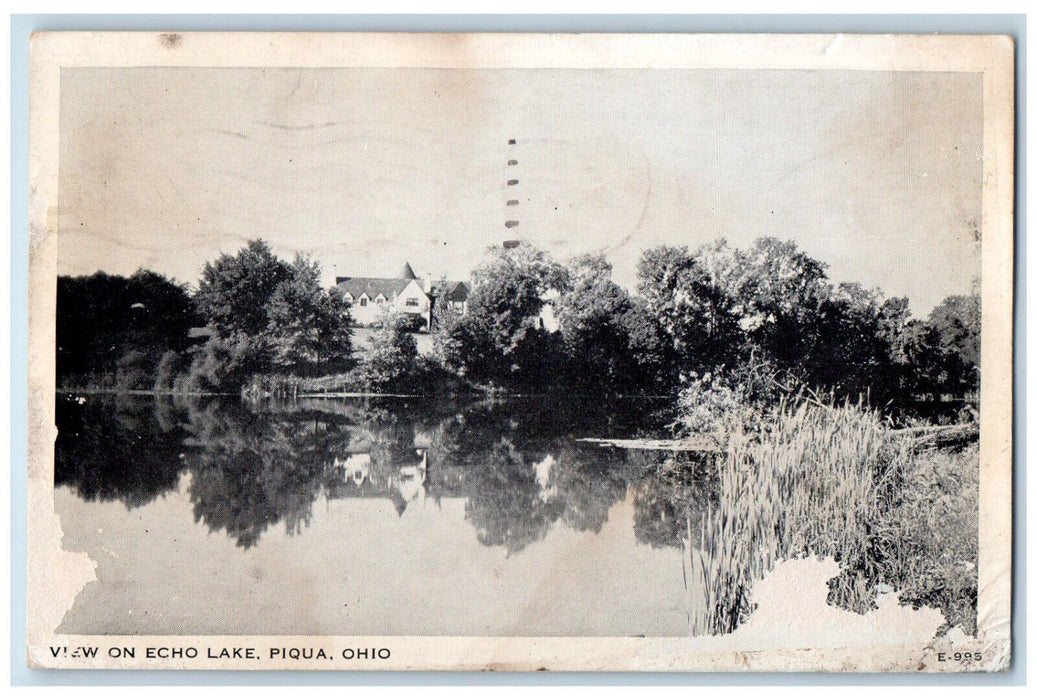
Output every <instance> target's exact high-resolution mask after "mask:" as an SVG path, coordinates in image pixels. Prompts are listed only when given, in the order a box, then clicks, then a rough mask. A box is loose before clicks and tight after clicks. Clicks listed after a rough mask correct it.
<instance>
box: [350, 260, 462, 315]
mask: <svg viewBox="0 0 1037 700" xmlns="http://www.w3.org/2000/svg"><path fill="white" fill-rule="evenodd" d="M335 285H336V286H337V287H338V288H339V289H341V290H342V292H343V295H344V296H345V298H346V301H348V302H349V303H350V304H351V305H352V307H351V308H350V313H351V314H352V315H353V321H354V322H355V323H356V324H357V325H361V326H370V325H373V324H375V323H377V322H378V321H380V320H381V318H382V315H383V313H384V312H385V310H386V308H390V309H392V310H393V311H397V312H401V313H405V314H407V315H408V316H411V317H413V319H414V325H415V328H424V329H428V328H429V327H430V326H431V322H432V320H433V318H434V316H435V309H437V308H443V307H444V306H445V305H449V306H450V307H451V308H452V309H453V310H454V311H456V312H458V313H464V312H465V311H466V310H467V305H468V294H469V289H468V285H467V284H465V283H464V282H455V281H447V280H441V281H438V282H433V281H432V280H431V279H427V280H425V281H424V282H423V281H422V280H420V279H418V276H417V275H415V274H414V270H413V269H412V268H411V266H410V263H405V264H404V266H403V270H401V271H400V275H399V276H398V277H338V278H336V279H335Z"/></svg>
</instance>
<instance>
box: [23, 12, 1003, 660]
mask: <svg viewBox="0 0 1037 700" xmlns="http://www.w3.org/2000/svg"><path fill="white" fill-rule="evenodd" d="M1013 67H1014V46H1013V44H1012V42H1011V40H1010V39H1009V38H1006V37H995V36H867V35H859V36H857V35H854V36H848V35H837V36H836V35H809V36H806V35H804V36H795V35H780V36H779V35H732V36H723V35H523V34H494V35H491V34H475V35H451V34H316V33H314V34H305V33H300V34H278V33H270V34H258V33H257V34H230V33H185V34H158V33H146V32H141V33H45V34H38V35H35V36H34V37H33V40H32V65H31V87H32V93H31V102H30V105H31V133H30V141H31V144H30V146H31V150H30V153H31V156H30V165H31V173H30V180H31V182H30V184H31V188H30V189H31V206H30V293H29V303H30V314H29V318H30V328H29V346H30V349H31V350H30V366H29V377H30V379H29V409H28V410H29V416H30V421H29V426H30V431H29V464H28V470H29V479H28V483H29V493H28V506H29V523H30V527H29V543H28V545H29V546H28V552H29V561H28V610H29V619H28V640H27V644H28V658H29V663H30V665H32V666H33V667H39V668H142V669H247V670H270V669H317V670H332V669H358V670H359V669H365V670H394V669H397V670H429V669H453V670H479V669H486V670H490V669H493V670H580V671H601V670H606V671H621V670H644V671H660V670H672V671H692V670H695V671H699V670H705V671H728V670H760V671H764V670H767V671H929V672H953V671H970V670H987V671H998V670H1003V669H1005V668H1007V667H1008V665H1009V663H1010V647H1009V638H1010V627H1011V617H1010V597H1011V584H1012V581H1011V507H1010V504H1011V501H1012V492H1011V474H1012V442H1011V419H1012V414H1011V407H1012V400H1011V399H1012V382H1011V377H1012V371H1011V370H1012V241H1013V143H1014V114H1013V100H1014V85H1013ZM258 239H262V240H263V241H265V244H255V245H253V244H250V243H249V241H256V240H258ZM721 241H722V242H721ZM248 246H253V247H248ZM681 246H684V247H685V248H684V249H683V250H682V249H681V248H680V247H681ZM297 253H299V254H301V255H302V257H301V258H296V257H295V256H296V254H297ZM221 256H223V257H221ZM250 256H251V257H250ZM581 256H582V257H581ZM257 261H258V262H257ZM263 265H266V267H263ZM235 266H236V267H235ZM401 268H402V272H401V271H400V270H401ZM99 271H103V272H104V273H106V275H105V276H98V275H96V274H95V273H98V272H99ZM148 274H151V275H152V276H151V277H148V276H147V275H148ZM91 275H92V277H89V276H91ZM264 275H265V276H264ZM149 280H150V281H149ZM167 280H175V282H176V283H177V284H180V285H181V286H180V287H174V288H173V289H172V291H171V290H170V287H168V286H163V285H164V284H167ZM263 280H266V281H263ZM271 280H272V281H271ZM268 282H269V286H267V287H264V285H265V284H267V283H268ZM120 285H121V286H120ZM148 285H151V286H148ZM234 285H239V286H238V287H234ZM245 287H247V288H248V290H249V291H248V293H247V294H246V293H245V292H241V294H240V295H239V296H237V297H235V296H234V294H237V293H238V292H235V291H233V290H234V289H236V290H238V291H239V292H240V290H241V289H244V288H245ZM531 289H533V290H534V291H532V292H530V291H529V290H531ZM156 290H159V291H156ZM162 290H164V291H162ZM228 290H231V291H228ZM264 290H265V291H264ZM880 290H881V291H880ZM249 294H251V295H253V296H248V295H249ZM149 295H150V296H149ZM163 295H164V296H163ZM178 299H180V300H181V301H182V302H183V303H181V302H180V301H177V300H178ZM243 300H244V301H243ZM899 300H902V301H899ZM178 303H180V304H181V305H180V306H176V304H178ZM235 304H237V306H235ZM970 304H972V306H970ZM174 307H175V308H174ZM347 308H348V322H347V321H346V320H345V319H346V316H345V315H344V314H346V313H347V312H346V311H345V309H347ZM113 309H114V311H113ZM171 309H173V310H171ZM833 319H835V320H833ZM318 329H319V330H318ZM480 334H482V335H480ZM862 338H866V339H867V342H864V341H862V340H861V339H862ZM980 338H981V339H982V342H981V343H980ZM162 343H166V344H165V345H162ZM479 343H483V344H482V345H479ZM257 348H258V349H257ZM163 350H166V351H167V352H165V353H163ZM487 358H489V359H487ZM235 372H237V374H235ZM980 377H981V380H980ZM761 426H763V427H761ZM977 428H978V430H977ZM977 432H978V439H977V438H976V433H977ZM826 480H827V481H826ZM970 499H971V500H970ZM934 552H935V553H934ZM934 582H935V583H934ZM938 591H942V592H938ZM947 591H950V592H949V593H947ZM941 596H942V597H941Z"/></svg>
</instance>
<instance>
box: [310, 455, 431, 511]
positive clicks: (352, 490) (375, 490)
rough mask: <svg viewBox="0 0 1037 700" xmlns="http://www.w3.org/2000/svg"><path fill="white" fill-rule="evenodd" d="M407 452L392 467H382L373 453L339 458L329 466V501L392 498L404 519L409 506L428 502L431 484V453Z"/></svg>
mask: <svg viewBox="0 0 1037 700" xmlns="http://www.w3.org/2000/svg"><path fill="white" fill-rule="evenodd" d="M407 452H408V453H409V454H406V455H402V456H401V455H395V456H396V457H397V458H398V459H394V460H392V463H390V464H380V463H379V462H378V461H377V460H375V459H374V457H373V456H372V454H371V453H369V452H356V453H352V454H348V455H345V456H337V455H336V456H335V458H334V459H333V460H332V462H331V464H330V465H329V470H330V474H329V476H330V477H331V478H330V479H329V484H328V498H332V499H336V498H388V499H389V500H390V501H392V504H393V507H394V508H395V509H396V512H397V513H398V514H399V515H401V516H402V515H403V511H405V510H406V509H407V505H408V504H410V503H413V502H415V501H417V502H422V501H424V500H425V496H426V485H427V483H428V450H427V449H425V448H415V449H414V450H408V451H407ZM401 457H402V458H401Z"/></svg>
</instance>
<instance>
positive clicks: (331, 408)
mask: <svg viewBox="0 0 1037 700" xmlns="http://www.w3.org/2000/svg"><path fill="white" fill-rule="evenodd" d="M57 415H58V425H59V438H58V445H57V461H56V472H55V483H56V484H59V485H61V484H65V485H68V486H70V487H71V488H72V489H73V490H74V491H75V493H76V494H77V495H78V496H79V497H81V498H83V499H85V500H106V501H110V500H120V501H122V502H123V503H125V504H126V506H127V507H128V508H133V507H138V506H140V505H143V504H146V503H148V502H150V501H151V500H153V499H154V498H156V497H157V496H159V495H160V494H162V493H164V492H166V491H169V490H172V489H176V488H178V486H179V483H180V477H181V475H182V474H183V473H184V472H188V473H189V474H190V482H189V485H188V486H187V495H188V497H189V498H190V500H191V503H192V508H193V513H194V517H195V520H196V521H197V522H199V523H204V524H205V526H206V527H208V528H209V530H210V531H212V532H220V531H222V532H225V533H226V535H227V536H228V537H231V538H233V540H234V541H235V542H236V544H237V545H238V546H239V547H242V548H248V547H251V546H253V545H255V544H256V543H257V542H259V540H260V538H261V537H262V535H263V533H264V532H266V531H267V529H268V528H270V527H271V526H274V525H276V524H279V523H281V524H283V526H284V528H285V531H286V532H287V533H288V534H289V535H293V534H296V533H299V532H300V531H302V530H303V529H305V527H306V526H307V525H308V524H309V522H310V519H311V516H312V513H313V507H314V503H315V502H316V501H317V500H318V499H319V498H321V497H324V498H327V499H346V498H384V499H388V500H389V501H390V502H391V504H392V506H393V508H394V509H395V510H396V512H397V513H399V514H401V515H402V514H403V513H404V512H405V511H406V509H407V508H408V507H409V505H410V504H411V503H412V502H414V501H415V500H420V499H428V500H430V501H431V502H432V503H437V502H440V501H441V500H442V499H443V498H461V499H463V500H464V503H465V508H464V513H465V518H466V520H467V521H468V522H469V523H470V524H471V526H472V527H473V528H474V529H475V531H476V534H477V537H478V541H479V542H481V543H482V544H484V545H486V546H492V547H498V546H499V547H504V548H505V549H506V551H507V552H508V553H509V554H513V553H517V552H520V551H521V550H523V549H524V548H526V547H529V546H530V545H531V544H534V543H536V542H538V541H540V540H542V539H543V538H544V537H545V536H546V535H547V533H548V532H550V531H551V530H552V528H554V527H557V526H564V527H568V528H571V529H574V530H577V531H590V532H595V533H597V532H600V531H601V528H602V526H603V525H604V524H605V522H606V521H607V520H608V516H609V511H610V509H611V508H612V507H613V506H615V505H616V504H617V503H618V502H620V501H622V500H623V499H624V498H627V497H628V495H630V496H631V497H632V502H633V506H634V511H635V512H634V529H635V535H636V537H637V539H638V541H640V542H643V543H647V544H650V545H652V546H656V547H678V548H684V547H686V546H687V545H688V543H689V540H694V539H695V538H696V537H697V535H696V534H695V533H696V532H697V528H698V524H699V523H700V522H701V518H702V512H703V509H704V508H707V507H708V506H709V503H710V486H709V479H708V465H706V464H704V463H701V462H694V461H688V460H681V459H675V458H674V457H673V456H667V455H660V454H659V453H651V452H637V451H634V452H631V451H624V450H613V449H602V448H598V447H586V446H581V445H580V444H579V443H577V442H575V438H578V437H586V436H604V435H607V436H610V437H636V436H638V435H643V434H653V433H654V434H658V432H659V430H660V429H661V425H662V418H661V417H659V416H656V415H654V414H653V413H652V412H651V411H650V410H647V409H646V404H645V403H644V402H635V401H631V402H627V403H625V404H623V403H614V404H609V405H600V406H596V407H594V406H588V404H587V403H586V402H572V403H571V404H568V405H567V404H565V403H564V402H562V403H559V402H557V401H554V402H551V403H546V402H543V401H535V400H522V401H517V400H516V401H506V402H493V403H491V402H486V403H477V404H474V405H468V406H457V405H443V404H435V405H433V404H429V403H426V402H420V401H410V402H408V401H401V400H388V399H382V400H374V399H369V400H350V401H344V400H303V401H300V402H296V403H293V404H290V405H284V404H268V405H261V406H255V405H244V404H242V403H240V402H238V401H227V400H218V399H212V398H208V399H201V398H198V397H193V398H191V399H190V400H187V401H185V402H184V403H183V404H174V403H172V402H171V401H170V400H169V399H168V398H162V397H159V398H154V399H153V398H147V399H134V400H130V401H126V400H122V401H121V402H119V401H113V400H112V399H106V400H101V399H97V398H94V397H91V398H90V399H89V400H88V401H87V402H86V403H85V404H84V405H80V404H79V403H78V402H77V401H74V400H69V399H63V398H59V401H58V413H57ZM692 544H697V543H696V542H692Z"/></svg>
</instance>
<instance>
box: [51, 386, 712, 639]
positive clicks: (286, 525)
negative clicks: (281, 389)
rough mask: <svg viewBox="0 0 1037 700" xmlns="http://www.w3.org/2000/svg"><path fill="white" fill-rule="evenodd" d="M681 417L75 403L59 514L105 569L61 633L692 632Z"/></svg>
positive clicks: (411, 404)
mask: <svg viewBox="0 0 1037 700" xmlns="http://www.w3.org/2000/svg"><path fill="white" fill-rule="evenodd" d="M668 418H669V416H668V415H667V414H666V403H665V402H652V401H647V400H628V401H624V400H616V401H612V402H610V403H607V404H602V403H597V402H576V401H574V402H572V403H567V402H565V401H560V400H557V399H554V400H533V399H523V400H508V401H506V402H498V403H488V402H482V403H474V404H467V405H465V404H453V405H445V404H443V403H432V402H427V401H419V400H399V399H398V400H388V399H377V400H376V399H367V400H303V401H300V402H297V403H294V404H291V405H285V404H270V405H263V406H254V407H249V406H245V405H242V404H241V403H239V402H237V401H219V400H212V399H204V400H201V399H197V398H194V399H191V400H189V401H188V400H185V401H184V402H182V403H177V404H174V403H173V402H171V401H170V399H168V398H165V397H101V396H86V397H72V396H68V395H59V396H58V402H57V422H58V429H59V437H58V441H57V445H56V464H55V482H56V488H55V496H54V500H55V508H56V510H57V512H58V514H59V516H60V518H61V524H62V527H63V530H64V546H65V548H66V549H68V550H70V551H82V552H86V553H87V554H89V556H90V557H91V558H92V559H93V560H94V561H95V562H96V563H97V570H96V575H97V581H94V582H91V583H89V584H88V585H87V586H86V587H85V588H84V589H83V590H82V592H81V593H80V594H79V596H78V598H77V599H76V601H75V603H74V605H73V606H72V608H71V609H70V610H69V611H68V613H67V614H66V616H65V618H64V620H63V622H62V624H61V626H60V628H59V630H58V631H59V632H67V633H83V634H137V633H153V634H217V633H220V634H308V635H311V634H312V635H320V634H370V635H379V634H385V635H538V636H539V635H545V636H551V635H578V636H629V635H646V636H680V635H686V634H688V633H689V615H690V614H691V613H690V610H691V608H692V607H693V606H694V605H695V604H696V601H698V600H699V598H700V595H701V594H700V592H699V591H697V590H696V587H695V585H694V584H692V583H689V582H688V581H687V580H686V578H687V576H686V566H685V562H686V552H687V548H688V545H687V543H688V541H689V540H691V541H694V539H695V535H694V534H693V533H692V529H693V528H692V525H693V523H696V522H698V521H700V519H701V515H700V513H701V508H702V501H703V500H704V499H705V498H706V497H705V496H703V495H702V494H701V489H699V487H698V486H697V483H698V482H697V480H696V479H695V478H694V477H693V472H694V469H693V468H692V467H690V466H689V465H686V464H680V463H677V462H675V461H674V457H673V456H672V455H667V454H664V453H658V452H640V451H627V450H612V449H603V448H599V447H593V446H584V445H581V444H580V443H577V442H576V438H579V437H613V438H626V437H637V436H642V435H645V436H659V435H660V434H664V429H665V423H666V421H667V420H668Z"/></svg>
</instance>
